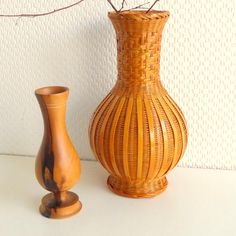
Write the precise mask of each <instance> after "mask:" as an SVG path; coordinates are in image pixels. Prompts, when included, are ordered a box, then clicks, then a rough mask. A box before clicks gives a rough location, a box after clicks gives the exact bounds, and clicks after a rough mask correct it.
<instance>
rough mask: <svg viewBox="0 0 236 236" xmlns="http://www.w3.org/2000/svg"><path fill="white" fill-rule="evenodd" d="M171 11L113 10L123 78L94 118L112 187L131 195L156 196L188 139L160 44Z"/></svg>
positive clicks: (96, 143)
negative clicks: (166, 84) (164, 78)
mask: <svg viewBox="0 0 236 236" xmlns="http://www.w3.org/2000/svg"><path fill="white" fill-rule="evenodd" d="M168 16H169V12H166V11H162V12H161V11H151V12H149V13H145V12H144V11H126V12H123V13H120V14H117V13H114V12H112V13H109V18H110V19H111V21H112V23H113V26H114V28H115V30H116V37H117V44H118V55H117V56H118V79H117V82H116V84H115V86H114V88H113V89H112V90H111V92H110V93H109V94H108V95H107V96H106V98H105V99H104V100H103V101H102V102H101V104H100V105H99V106H98V108H97V110H96V111H95V113H94V114H93V117H92V120H91V123H90V130H89V133H90V143H91V147H92V150H93V152H94V154H95V156H96V158H97V159H98V160H99V161H100V162H101V164H102V165H103V167H104V168H105V169H106V170H107V171H108V172H109V173H110V176H109V178H108V180H107V184H108V186H109V188H110V189H111V190H112V191H113V192H115V193H116V194H119V195H122V196H127V197H134V198H139V197H153V196H155V195H157V194H159V193H161V192H162V191H164V190H165V189H166V187H167V179H166V177H165V176H166V174H167V172H168V171H170V170H171V169H172V168H173V167H175V166H176V164H177V163H178V161H179V160H180V158H181V157H182V155H183V153H184V151H185V148H186V144H187V130H186V124H185V121H184V117H183V114H182V113H181V111H180V109H179V107H178V106H177V105H176V103H175V102H174V101H173V100H172V99H171V98H170V96H169V95H168V93H167V91H166V90H165V89H164V88H163V86H162V84H161V82H160V77H159V70H160V69H159V67H160V48H161V36H162V30H163V28H164V25H165V23H166V21H167V19H168Z"/></svg>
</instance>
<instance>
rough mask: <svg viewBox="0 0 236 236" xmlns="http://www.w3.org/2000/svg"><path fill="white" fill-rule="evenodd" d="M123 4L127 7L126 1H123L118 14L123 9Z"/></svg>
mask: <svg viewBox="0 0 236 236" xmlns="http://www.w3.org/2000/svg"><path fill="white" fill-rule="evenodd" d="M125 4H126V5H127V2H126V0H123V1H122V4H121V8H120V10H119V12H121V11H122V10H123V9H124V5H125Z"/></svg>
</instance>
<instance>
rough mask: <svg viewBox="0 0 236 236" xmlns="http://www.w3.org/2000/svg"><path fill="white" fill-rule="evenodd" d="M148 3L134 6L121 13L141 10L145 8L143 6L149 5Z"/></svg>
mask: <svg viewBox="0 0 236 236" xmlns="http://www.w3.org/2000/svg"><path fill="white" fill-rule="evenodd" d="M149 3H150V2H145V3H143V4H140V5H138V6H136V7H133V8H130V9H128V10H124V11H122V12H125V11H131V10H135V9H138V8H139V9H140V8H143V6H145V5H147V4H149Z"/></svg>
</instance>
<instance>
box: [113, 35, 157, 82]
mask: <svg viewBox="0 0 236 236" xmlns="http://www.w3.org/2000/svg"><path fill="white" fill-rule="evenodd" d="M160 49H161V35H160V34H159V33H153V32H151V33H149V32H146V33H144V34H132V35H129V34H125V33H122V34H121V33H120V34H118V35H117V60H118V65H117V69H118V80H123V82H124V83H127V84H129V83H137V84H138V83H147V82H156V81H158V80H159V71H160Z"/></svg>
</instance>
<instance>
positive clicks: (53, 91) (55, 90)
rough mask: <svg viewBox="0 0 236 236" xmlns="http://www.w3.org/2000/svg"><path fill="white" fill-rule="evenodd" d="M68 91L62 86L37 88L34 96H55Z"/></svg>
mask: <svg viewBox="0 0 236 236" xmlns="http://www.w3.org/2000/svg"><path fill="white" fill-rule="evenodd" d="M68 90H69V89H68V88H67V87H62V86H49V87H44V88H39V89H37V90H36V91H35V94H36V95H41V96H47V95H57V94H62V93H65V92H67V91H68Z"/></svg>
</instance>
